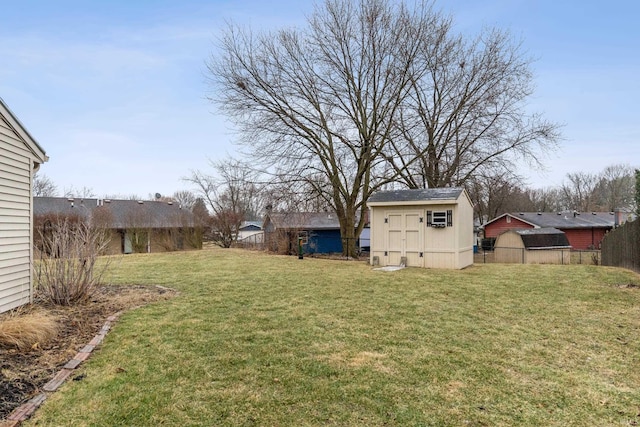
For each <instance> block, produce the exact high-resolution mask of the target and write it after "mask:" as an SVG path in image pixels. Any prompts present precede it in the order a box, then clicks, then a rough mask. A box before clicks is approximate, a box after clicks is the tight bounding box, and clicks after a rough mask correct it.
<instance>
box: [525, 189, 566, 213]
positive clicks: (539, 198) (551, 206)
mask: <svg viewBox="0 0 640 427" xmlns="http://www.w3.org/2000/svg"><path fill="white" fill-rule="evenodd" d="M527 194H528V197H529V200H531V203H532V204H533V206H532V209H531V210H532V211H534V212H560V211H562V210H563V209H564V204H563V197H562V191H561V190H560V189H559V188H557V187H548V188H539V189H529V190H527Z"/></svg>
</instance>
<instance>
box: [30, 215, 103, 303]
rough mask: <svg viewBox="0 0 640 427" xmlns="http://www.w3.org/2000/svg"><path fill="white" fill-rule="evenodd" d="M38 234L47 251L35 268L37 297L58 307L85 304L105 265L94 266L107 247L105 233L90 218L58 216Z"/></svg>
mask: <svg viewBox="0 0 640 427" xmlns="http://www.w3.org/2000/svg"><path fill="white" fill-rule="evenodd" d="M38 232H39V233H40V235H39V236H38V237H39V240H40V241H41V242H42V243H43V246H44V247H45V248H46V249H47V250H46V251H42V252H41V259H40V260H39V261H38V262H37V263H36V266H35V272H36V279H37V292H38V295H39V296H41V297H43V298H44V299H46V300H48V301H50V302H52V303H54V304H58V305H73V304H77V303H82V302H86V301H88V300H89V299H90V297H91V296H92V294H93V292H94V291H95V289H96V287H97V285H98V284H99V282H100V279H101V277H102V275H103V274H104V272H105V271H106V269H107V268H108V266H109V262H108V261H107V262H105V263H104V264H100V266H98V265H96V261H97V259H98V256H99V255H101V254H103V253H104V252H105V250H106V249H107V247H108V244H109V240H110V237H109V233H108V231H107V230H105V229H104V228H100V227H95V226H93V223H92V221H91V220H90V219H82V220H78V219H77V218H76V219H72V218H67V217H60V218H59V219H58V220H57V221H54V222H50V223H48V225H47V227H45V228H43V229H38Z"/></svg>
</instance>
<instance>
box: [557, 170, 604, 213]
mask: <svg viewBox="0 0 640 427" xmlns="http://www.w3.org/2000/svg"><path fill="white" fill-rule="evenodd" d="M567 180H568V181H565V183H563V184H562V187H561V191H562V195H563V198H564V205H565V207H566V208H567V209H571V210H575V211H578V212H589V211H593V210H596V200H595V196H594V191H595V189H596V186H597V185H598V176H597V175H595V174H592V173H588V172H572V173H568V174H567Z"/></svg>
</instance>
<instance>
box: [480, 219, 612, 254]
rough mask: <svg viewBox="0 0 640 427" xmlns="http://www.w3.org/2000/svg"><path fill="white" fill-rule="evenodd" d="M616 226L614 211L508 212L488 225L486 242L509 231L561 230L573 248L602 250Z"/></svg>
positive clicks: (486, 225)
mask: <svg viewBox="0 0 640 427" xmlns="http://www.w3.org/2000/svg"><path fill="white" fill-rule="evenodd" d="M615 225H616V216H615V215H614V213H613V212H566V213H565V212H557V213H556V212H520V213H505V214H502V215H500V216H499V217H497V218H494V219H492V220H491V221H489V222H487V223H486V224H485V225H484V236H485V239H496V238H497V237H498V235H500V234H501V233H503V232H504V231H506V230H511V229H517V228H520V229H526V228H557V229H558V230H561V231H563V232H564V233H565V234H566V236H567V239H568V240H569V244H570V245H571V247H572V248H573V249H579V250H586V249H598V248H600V243H601V242H602V238H603V237H604V235H605V234H606V233H607V231H609V230H611V229H612V228H613V227H614V226H615Z"/></svg>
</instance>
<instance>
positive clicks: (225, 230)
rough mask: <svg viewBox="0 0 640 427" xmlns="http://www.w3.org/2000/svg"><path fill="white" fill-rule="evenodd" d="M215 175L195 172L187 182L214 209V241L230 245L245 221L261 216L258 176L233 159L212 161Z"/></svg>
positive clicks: (212, 216)
mask: <svg viewBox="0 0 640 427" xmlns="http://www.w3.org/2000/svg"><path fill="white" fill-rule="evenodd" d="M211 165H212V167H213V168H214V170H215V171H216V175H208V174H205V173H203V172H201V171H193V172H192V173H191V176H190V177H189V178H186V180H187V181H189V182H191V183H193V184H195V185H196V187H197V189H198V194H199V196H200V197H201V198H202V200H203V201H204V202H205V204H206V205H207V207H208V208H209V210H210V211H211V219H210V225H211V232H212V236H213V240H214V241H215V242H216V243H217V244H218V245H220V246H222V247H225V248H228V247H230V246H231V245H232V244H233V243H234V242H235V241H236V240H237V238H238V233H239V229H240V225H241V224H242V221H244V220H247V219H251V218H255V217H256V216H257V215H258V210H259V206H258V201H259V198H258V195H259V193H260V189H259V186H258V185H257V183H256V182H257V175H256V172H255V171H254V170H252V169H251V168H250V167H249V165H247V164H245V163H243V162H240V161H238V160H234V159H227V160H222V161H218V162H211Z"/></svg>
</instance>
